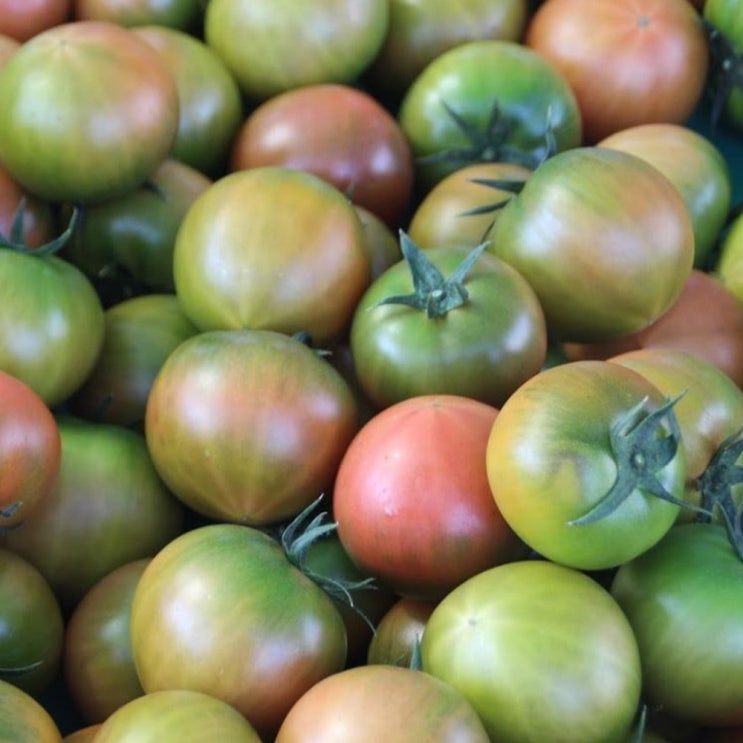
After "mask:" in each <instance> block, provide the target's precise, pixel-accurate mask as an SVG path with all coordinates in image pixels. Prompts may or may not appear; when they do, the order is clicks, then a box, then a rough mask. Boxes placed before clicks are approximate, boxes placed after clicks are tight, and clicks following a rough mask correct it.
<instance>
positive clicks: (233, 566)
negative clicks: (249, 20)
mask: <svg viewBox="0 0 743 743" xmlns="http://www.w3.org/2000/svg"><path fill="white" fill-rule="evenodd" d="M131 637H132V649H133V653H134V662H135V664H136V668H137V672H138V674H139V678H140V680H141V682H142V686H143V688H144V690H145V692H147V693H148V694H150V693H152V692H157V691H161V690H164V689H190V690H193V691H200V692H203V693H207V694H210V695H211V696H214V697H217V698H218V699H222V700H223V701H226V702H227V703H229V704H231V705H232V706H233V707H235V708H236V709H237V710H239V711H240V712H241V713H242V714H243V715H244V716H245V717H246V718H247V719H248V721H249V722H250V723H251V724H252V725H253V726H254V727H255V728H256V730H257V731H258V732H259V733H260V734H261V737H262V738H263V737H265V738H266V739H269V737H272V736H273V735H274V734H275V733H276V731H277V730H278V728H279V726H280V724H281V722H282V721H283V719H284V717H285V716H286V713H287V712H288V711H289V709H290V708H291V706H292V705H293V704H294V702H296V700H297V699H299V697H301V696H302V694H304V692H305V691H307V690H308V689H309V688H310V687H311V686H313V685H314V684H316V683H317V682H318V681H320V680H321V679H323V678H325V677H326V676H328V675H330V674H331V673H335V672H337V671H340V670H342V668H343V667H344V664H345V660H346V631H345V627H344V624H343V620H342V618H341V616H340V614H339V613H338V611H337V609H336V608H335V606H334V604H333V602H332V600H331V599H330V598H329V597H328V595H327V594H326V593H324V592H323V591H322V589H321V588H320V587H319V586H317V585H316V584H315V583H313V582H312V581H311V580H310V579H309V578H307V577H306V576H305V575H304V574H303V573H302V572H300V571H299V570H298V569H297V568H296V567H295V566H294V565H293V564H292V563H291V562H289V560H288V559H287V556H286V553H285V552H284V551H283V549H282V547H281V545H280V544H279V543H278V542H277V541H276V540H274V539H273V538H272V537H269V536H268V535H266V534H265V533H263V532H261V531H259V530H258V529H255V528H253V527H249V526H242V525H237V524H210V525H207V526H202V527H198V528H196V529H193V530H191V531H188V532H186V533H184V534H182V535H181V536H179V537H177V538H176V539H175V540H173V541H171V542H170V543H169V544H168V545H167V546H165V547H164V548H163V549H162V550H161V551H160V552H159V553H158V554H157V555H155V557H154V558H153V560H152V562H151V563H150V564H149V565H148V566H147V568H146V569H145V572H144V573H143V575H142V577H141V578H140V580H139V583H138V584H137V588H136V590H135V593H134V602H133V604H132V610H131Z"/></svg>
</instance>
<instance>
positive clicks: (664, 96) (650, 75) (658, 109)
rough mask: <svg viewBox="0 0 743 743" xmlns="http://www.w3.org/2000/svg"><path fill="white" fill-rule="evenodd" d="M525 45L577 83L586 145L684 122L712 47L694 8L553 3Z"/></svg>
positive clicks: (539, 14) (673, 3) (633, 1)
mask: <svg viewBox="0 0 743 743" xmlns="http://www.w3.org/2000/svg"><path fill="white" fill-rule="evenodd" d="M524 42H525V44H526V45H527V46H528V47H529V48H530V49H534V50H535V51H536V52H538V53H539V54H540V55H542V56H543V57H544V58H545V59H547V60H549V61H550V62H551V63H552V64H554V66H555V67H556V68H557V69H558V70H560V72H561V73H562V74H563V75H564V76H565V78H566V79H567V80H568V82H569V83H570V85H571V87H572V89H573V91H574V92H575V95H576V98H577V99H578V105H579V107H580V112H581V118H582V120H583V127H584V143H586V144H594V143H595V142H597V141H598V140H600V139H602V138H604V137H606V136H608V135H609V134H612V133H613V132H617V131H619V130H621V129H625V128H627V127H630V126H635V125H637V124H648V123H653V122H668V123H674V124H682V123H683V122H685V121H686V120H687V119H688V118H689V116H690V115H691V114H692V112H693V111H694V109H695V108H696V106H697V103H698V102H699V101H700V99H701V96H702V92H703V90H704V84H705V81H706V76H707V68H708V52H707V41H706V37H705V34H704V31H703V29H702V26H701V24H700V23H699V15H698V12H697V11H696V10H695V9H694V8H693V7H692V5H691V4H690V3H687V2H678V0H597V1H596V2H591V3H589V4H586V3H585V2H583V0H547V2H545V3H542V4H541V5H540V6H539V8H538V9H537V11H536V12H535V13H534V14H533V15H532V17H531V20H530V21H529V24H528V26H527V29H526V35H525V39H524Z"/></svg>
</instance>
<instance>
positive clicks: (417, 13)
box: [366, 0, 528, 95]
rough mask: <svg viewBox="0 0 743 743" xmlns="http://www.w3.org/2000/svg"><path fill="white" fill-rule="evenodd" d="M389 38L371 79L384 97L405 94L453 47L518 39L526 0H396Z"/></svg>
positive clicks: (369, 73)
mask: <svg viewBox="0 0 743 743" xmlns="http://www.w3.org/2000/svg"><path fill="white" fill-rule="evenodd" d="M389 5H390V17H389V27H388V29H387V34H386V35H385V38H384V43H383V44H382V48H381V49H380V50H379V52H378V54H377V55H376V57H374V60H373V62H372V64H371V65H370V67H369V68H368V70H367V74H366V77H367V78H368V80H369V81H370V82H371V84H372V86H373V87H374V88H375V89H377V90H379V91H381V92H383V93H384V94H387V95H389V94H390V93H391V94H393V95H400V94H403V93H404V92H405V91H406V90H407V88H408V87H409V86H410V85H411V83H412V82H413V80H415V78H416V77H417V76H418V75H419V74H420V73H421V72H422V71H423V68H424V67H425V66H426V65H427V64H428V63H429V62H432V61H433V60H434V59H435V58H436V57H438V56H440V55H441V54H443V53H444V52H446V51H448V50H449V49H451V48H452V47H455V46H457V45H459V44H463V43H465V42H468V41H476V40H481V39H483V40H484V39H504V40H506V41H519V40H520V39H521V35H522V34H523V31H524V29H525V27H526V21H527V17H528V7H527V2H526V0H497V1H496V2H493V0H464V2H458V3H451V2H449V0H428V1H427V2H419V0H391V2H390V4H389Z"/></svg>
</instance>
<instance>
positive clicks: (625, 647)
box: [421, 560, 641, 743]
mask: <svg viewBox="0 0 743 743" xmlns="http://www.w3.org/2000/svg"><path fill="white" fill-rule="evenodd" d="M421 659H422V664H423V670H424V671H426V672H427V673H430V674H432V675H434V676H436V677H438V678H440V679H442V680H443V681H446V682H447V683H449V684H450V685H451V686H453V687H454V688H455V689H457V690H458V691H459V692H460V693H461V694H462V695H463V696H464V697H465V698H466V699H468V700H469V701H470V703H471V704H472V706H473V707H474V708H475V709H476V710H477V712H478V714H479V715H480V718H481V719H482V721H483V723H484V724H485V728H486V730H487V732H488V734H489V736H490V739H491V740H494V741H496V740H497V741H508V742H509V743H510V742H511V741H513V742H514V743H515V742H516V741H526V740H529V741H547V740H549V741H554V742H555V743H558V742H560V743H563V742H565V743H567V741H570V743H581V742H585V743H594V742H595V741H598V740H601V741H616V742H617V743H618V742H619V741H624V740H625V739H626V737H627V736H628V734H629V730H630V726H631V724H632V720H633V718H634V715H635V711H636V709H637V704H638V702H639V697H640V685H641V668H640V656H639V652H638V647H637V642H636V640H635V638H634V636H633V634H632V629H631V627H630V626H629V623H628V622H627V619H626V618H625V617H624V615H623V614H622V612H621V610H620V609H619V607H618V606H617V604H616V602H615V601H614V599H613V598H612V597H611V595H610V594H609V592H608V591H606V590H605V589H604V588H602V587H601V586H600V585H599V584H598V583H596V582H595V581H593V580H592V579H591V578H589V577H588V576H587V575H585V574H584V573H581V572H579V571H576V570H573V569H571V568H566V567H563V566H561V565H557V564H555V563H552V562H548V561H544V560H528V561H519V562H512V563H508V564H505V565H499V566H497V567H494V568H491V569H489V570H486V571H484V572H482V573H480V574H478V575H476V576H474V577H472V578H470V579H469V580H467V581H465V582H464V583H463V584H462V585H460V586H459V587H458V588H455V589H454V590H453V591H452V592H451V593H450V594H448V595H447V596H446V597H445V598H444V599H443V600H442V601H441V602H440V603H439V604H438V605H437V606H436V608H435V609H434V610H433V613H432V614H431V616H430V617H429V619H428V622H427V623H426V628H425V630H424V632H423V639H422V641H421ZM566 692H569V693H566Z"/></svg>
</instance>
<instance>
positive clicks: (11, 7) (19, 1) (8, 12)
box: [0, 0, 73, 42]
mask: <svg viewBox="0 0 743 743" xmlns="http://www.w3.org/2000/svg"><path fill="white" fill-rule="evenodd" d="M72 3H73V0H6V2H4V3H3V14H2V16H0V34H5V35H7V36H10V37H11V38H13V39H16V40H17V41H19V42H25V41H28V40H29V39H30V38H31V37H32V36H36V35H37V34H40V33H41V32H42V31H46V30H47V29H49V28H52V27H53V26H58V25H59V24H61V23H64V22H65V21H67V20H69V16H70V12H71V9H72Z"/></svg>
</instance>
